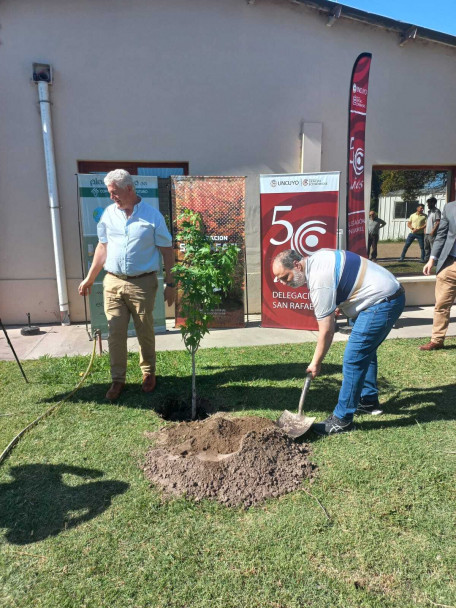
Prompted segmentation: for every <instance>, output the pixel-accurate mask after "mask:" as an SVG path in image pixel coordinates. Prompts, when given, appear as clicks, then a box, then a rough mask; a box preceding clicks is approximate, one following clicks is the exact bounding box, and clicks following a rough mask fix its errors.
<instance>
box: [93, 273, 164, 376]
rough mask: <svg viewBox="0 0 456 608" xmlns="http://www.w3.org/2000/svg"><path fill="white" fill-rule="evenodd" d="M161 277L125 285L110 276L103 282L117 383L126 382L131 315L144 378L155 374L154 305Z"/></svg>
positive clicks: (131, 281) (110, 347) (113, 374)
mask: <svg viewBox="0 0 456 608" xmlns="http://www.w3.org/2000/svg"><path fill="white" fill-rule="evenodd" d="M157 287H158V280H157V274H156V273H153V274H149V275H147V276H144V277H140V278H138V279H129V280H128V281H125V280H123V279H119V278H118V277H115V276H113V275H112V274H106V276H105V278H104V279H103V289H104V311H105V315H106V318H107V319H108V327H109V337H108V345H109V357H110V360H111V377H112V380H113V382H114V381H117V382H125V376H126V373H127V331H128V323H129V322H130V315H131V316H132V317H133V322H134V324H135V329H136V336H137V338H138V343H139V366H140V368H141V371H142V373H143V374H149V373H154V372H155V334H154V317H153V310H154V302H155V296H156V293H157Z"/></svg>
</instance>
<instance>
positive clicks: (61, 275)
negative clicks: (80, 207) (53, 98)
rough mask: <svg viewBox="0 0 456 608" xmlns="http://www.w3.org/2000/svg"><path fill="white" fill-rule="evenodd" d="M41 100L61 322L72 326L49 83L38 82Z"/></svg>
mask: <svg viewBox="0 0 456 608" xmlns="http://www.w3.org/2000/svg"><path fill="white" fill-rule="evenodd" d="M37 84H38V95H39V100H40V111H41V126H42V130H43V144H44V157H45V162H46V177H47V187H48V196H49V209H50V212H51V225H52V240H53V243H54V258H55V270H56V277H57V292H58V297H59V308H60V321H61V323H62V325H70V314H69V306H68V291H67V281H66V273H65V260H64V257H63V239H62V227H61V223H60V204H59V194H58V190H57V175H56V170H55V157H54V142H53V138H52V123H51V102H50V99H49V83H48V82H41V81H40V82H38V83H37Z"/></svg>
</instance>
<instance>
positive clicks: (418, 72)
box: [0, 0, 456, 324]
mask: <svg viewBox="0 0 456 608" xmlns="http://www.w3.org/2000/svg"><path fill="white" fill-rule="evenodd" d="M337 6H341V5H336V4H335V3H333V2H326V1H323V0H321V1H318V2H317V1H308V0H302V1H300V0H295V1H294V2H290V1H289V0H256V1H255V0H249V1H246V0H192V2H189V1H188V0H129V1H128V2H127V1H126V0H78V2H70V1H69V0H64V1H62V0H40V2H36V1H35V0H19V1H18V0H3V2H2V3H1V8H0V11H1V13H0V19H1V25H2V28H1V30H0V38H1V46H0V53H1V55H2V61H1V65H2V68H1V69H2V74H3V85H4V86H2V87H1V90H0V104H1V107H2V110H3V112H2V119H1V120H0V142H1V143H0V205H1V210H2V221H1V222H0V314H1V317H2V320H3V322H4V323H10V324H13V323H24V322H25V321H26V316H25V315H26V313H27V312H30V313H31V314H32V320H33V321H34V322H36V323H44V322H56V321H57V322H58V321H59V320H60V315H59V305H58V297H57V287H56V270H55V262H54V247H53V234H52V228H51V222H50V211H49V199H48V192H47V179H46V167H45V161H44V152H43V139H42V128H41V121H40V112H39V104H38V92H37V85H36V84H35V83H34V82H33V81H32V64H33V63H34V62H42V63H45V64H50V65H52V68H53V84H52V85H51V86H50V95H51V99H50V101H51V106H50V107H51V112H52V123H53V136H54V148H55V159H56V170H57V184H58V191H59V208H60V216H61V225H62V247H63V258H64V268H65V281H66V285H67V289H68V299H69V311H70V318H71V321H73V322H75V321H81V320H83V318H84V305H83V299H82V298H81V297H80V296H79V295H78V293H77V286H78V284H79V282H80V280H81V274H82V271H81V258H80V247H79V230H78V206H77V191H76V179H75V173H77V172H78V167H80V166H81V165H80V163H82V162H89V161H91V162H95V163H102V162H105V163H115V164H116V165H118V166H119V167H122V166H125V163H133V164H136V165H141V164H144V163H149V164H150V163H152V164H156V165H157V166H163V167H166V166H168V167H169V166H173V165H174V164H175V165H176V166H179V167H184V166H186V167H188V172H189V173H190V174H192V175H246V176H247V193H246V246H247V266H248V293H249V310H250V311H251V312H255V311H259V310H260V298H261V294H260V235H259V232H260V231H259V220H260V211H259V175H260V174H262V173H294V172H298V171H300V170H301V168H302V169H303V170H304V171H341V172H342V178H341V183H342V184H343V186H342V188H341V203H342V204H341V215H342V216H343V214H344V204H345V197H346V191H345V186H344V184H345V181H346V165H347V125H348V94H349V91H348V89H349V82H350V75H351V71H352V67H353V63H354V61H355V59H356V57H357V56H358V55H359V54H360V53H361V52H370V53H372V66H371V74H370V83H369V99H368V113H367V129H366V157H365V181H366V209H367V208H368V207H369V197H370V181H371V174H372V168H373V167H379V168H384V167H397V166H401V167H407V166H418V167H428V166H433V167H435V166H438V167H442V168H446V169H448V170H451V171H452V170H453V169H452V168H453V166H456V148H455V146H454V141H455V124H456V121H455V117H456V96H455V95H454V69H455V60H456V38H454V37H451V36H445V35H440V34H438V33H435V32H430V31H429V30H421V29H420V28H419V29H418V30H413V28H412V27H411V25H410V24H400V23H398V22H395V21H393V20H388V19H387V20H385V19H382V18H377V17H375V16H373V15H370V14H368V13H363V12H362V11H356V10H355V9H349V8H348V7H344V6H342V9H341V12H339V11H338V10H336V8H337ZM452 175H453V177H452V180H453V182H454V174H452ZM341 227H342V228H343V227H344V219H343V217H341Z"/></svg>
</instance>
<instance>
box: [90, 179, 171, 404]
mask: <svg viewBox="0 0 456 608" xmlns="http://www.w3.org/2000/svg"><path fill="white" fill-rule="evenodd" d="M104 182H105V184H106V186H107V188H108V192H109V195H110V197H111V200H112V201H113V203H112V205H109V207H107V208H106V209H105V210H104V212H103V215H102V216H101V219H100V221H99V222H98V226H97V232H98V245H97V247H96V249H95V254H94V258H93V263H92V266H91V267H90V270H89V272H88V274H87V277H86V278H85V279H84V280H83V281H82V282H81V284H80V285H79V293H80V295H82V296H84V295H87V294H89V293H90V291H91V287H92V285H93V283H94V281H95V279H96V278H97V276H98V274H99V272H100V271H101V269H102V268H103V267H104V269H105V270H106V276H105V277H104V280H103V293H104V310H105V314H106V317H107V319H108V327H109V337H108V345H109V355H110V362H111V377H112V385H111V387H110V389H109V390H108V392H107V393H106V399H109V400H110V401H115V400H116V399H118V398H119V396H120V394H121V392H122V390H123V389H124V387H125V376H126V372H127V331H128V323H129V321H130V316H132V317H133V322H134V324H135V329H136V336H137V338H138V343H139V365H140V368H141V371H142V376H143V380H142V390H143V391H144V392H146V393H150V392H152V391H153V390H154V389H155V385H156V378H155V334H154V319H153V309H154V302H155V295H156V293H157V287H158V280H157V271H158V270H159V269H160V265H161V259H160V254H161V255H162V256H163V263H164V266H165V285H166V288H165V300H166V301H167V302H168V304H169V305H171V304H172V303H173V301H174V297H175V291H174V283H173V278H172V274H171V268H172V267H173V265H174V253H173V248H172V240H171V235H170V234H169V231H168V228H167V227H166V223H165V220H164V217H163V215H162V214H161V213H160V212H159V211H158V210H157V209H154V208H153V207H152V206H151V205H148V204H147V203H145V202H143V201H142V200H141V197H139V196H138V195H137V194H136V190H135V185H134V182H133V179H132V177H131V175H130V174H129V173H128V171H125V170H124V169H115V170H114V171H111V172H110V173H108V174H107V175H106V177H105V178H104Z"/></svg>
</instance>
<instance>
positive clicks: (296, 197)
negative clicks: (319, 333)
mask: <svg viewBox="0 0 456 608" xmlns="http://www.w3.org/2000/svg"><path fill="white" fill-rule="evenodd" d="M339 177H340V174H339V172H334V173H309V174H304V173H299V174H297V175H289V174H286V175H262V176H261V177H260V191H261V243H262V304H261V306H262V326H263V327H282V328H288V329H310V330H314V329H317V328H318V325H317V321H316V319H315V316H314V314H313V308H312V303H311V301H310V297H309V290H308V289H307V287H298V288H292V287H286V286H285V285H282V284H281V283H279V282H278V281H276V280H275V279H274V275H273V274H272V261H273V259H274V258H275V256H276V255H277V254H279V253H280V252H281V251H283V250H285V249H294V250H295V251H296V252H298V253H299V254H300V255H302V256H308V255H311V254H312V253H315V251H318V250H319V249H324V248H329V249H335V248H336V242H337V216H338V209H339Z"/></svg>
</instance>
